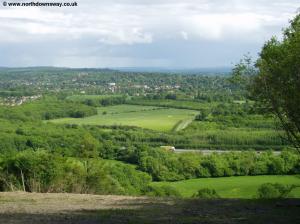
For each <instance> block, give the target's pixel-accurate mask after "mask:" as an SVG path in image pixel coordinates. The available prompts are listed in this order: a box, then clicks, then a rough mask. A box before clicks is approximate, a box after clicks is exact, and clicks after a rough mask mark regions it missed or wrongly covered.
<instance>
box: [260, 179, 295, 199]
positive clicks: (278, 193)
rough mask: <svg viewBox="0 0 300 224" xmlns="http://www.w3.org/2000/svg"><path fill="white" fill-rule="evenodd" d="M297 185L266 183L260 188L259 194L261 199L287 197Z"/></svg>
mask: <svg viewBox="0 0 300 224" xmlns="http://www.w3.org/2000/svg"><path fill="white" fill-rule="evenodd" d="M295 187H296V186H295V185H283V184H279V183H275V184H273V183H265V184H262V185H261V186H260V187H259V188H258V190H257V194H258V198H261V199H271V198H287V197H288V195H289V194H290V193H291V191H292V190H293V189H294V188H295Z"/></svg>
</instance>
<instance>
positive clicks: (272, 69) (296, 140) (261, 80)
mask: <svg viewBox="0 0 300 224" xmlns="http://www.w3.org/2000/svg"><path fill="white" fill-rule="evenodd" d="M299 55H300V15H297V16H296V17H295V18H294V19H293V20H292V21H291V25H290V27H288V28H287V29H285V31H284V35H283V39H282V40H281V41H279V40H277V39H276V38H272V39H271V40H269V41H268V42H267V43H266V44H265V45H264V47H263V48H262V51H261V53H260V57H259V59H258V61H257V68H258V69H259V73H258V75H257V76H256V77H255V80H254V84H253V86H252V90H253V91H252V95H253V96H254V98H255V99H256V100H257V101H258V102H261V104H262V106H264V107H265V108H266V109H268V110H270V111H272V112H273V113H274V114H276V116H277V117H278V119H279V120H280V123H281V125H282V127H283V129H284V130H285V131H286V133H287V136H288V138H289V140H290V141H291V142H292V143H293V144H294V146H295V147H297V148H300V134H299V133H300V114H299V110H300V91H299V86H300V76H299V67H300V58H299Z"/></svg>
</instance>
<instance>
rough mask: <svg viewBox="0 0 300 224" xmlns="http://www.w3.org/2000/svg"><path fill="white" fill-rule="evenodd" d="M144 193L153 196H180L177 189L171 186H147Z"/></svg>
mask: <svg viewBox="0 0 300 224" xmlns="http://www.w3.org/2000/svg"><path fill="white" fill-rule="evenodd" d="M145 194H146V195H148V196H154V197H181V194H180V193H179V191H178V190H176V189H175V188H174V187H171V186H159V187H158V186H149V187H148V188H147V189H146V192H145Z"/></svg>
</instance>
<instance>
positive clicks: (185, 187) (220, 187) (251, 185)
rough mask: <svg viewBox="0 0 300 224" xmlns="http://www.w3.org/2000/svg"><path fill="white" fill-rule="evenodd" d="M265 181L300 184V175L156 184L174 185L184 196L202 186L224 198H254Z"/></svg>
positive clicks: (296, 192) (294, 193)
mask: <svg viewBox="0 0 300 224" xmlns="http://www.w3.org/2000/svg"><path fill="white" fill-rule="evenodd" d="M264 183H281V184H295V185H299V186H300V176H299V175H293V176H288V175H283V176H275V175H270V176H242V177H220V178H201V179H191V180H184V181H178V182H155V183H153V185H155V186H162V185H167V186H172V187H174V188H176V189H177V190H178V191H179V192H180V193H181V194H182V196H184V197H191V196H192V195H193V194H195V193H196V192H197V191H198V190H199V189H201V188H211V189H215V190H216V191H217V193H218V194H219V195H220V196H221V197H222V198H254V197H255V195H256V191H257V189H258V187H259V186H260V185H261V184H264ZM290 197H297V198H300V187H299V188H296V189H294V190H293V191H292V192H291V195H290Z"/></svg>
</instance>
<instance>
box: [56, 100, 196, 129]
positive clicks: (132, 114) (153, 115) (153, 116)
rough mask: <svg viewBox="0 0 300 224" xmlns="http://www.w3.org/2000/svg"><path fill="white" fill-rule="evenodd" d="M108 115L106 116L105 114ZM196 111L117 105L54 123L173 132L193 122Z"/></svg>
mask: <svg viewBox="0 0 300 224" xmlns="http://www.w3.org/2000/svg"><path fill="white" fill-rule="evenodd" d="M105 113H106V114H105ZM196 115H197V112H196V111H192V110H183V109H173V108H172V109H171V108H158V107H152V106H138V105H117V106H109V107H99V108H98V114H97V115H94V116H91V117H85V118H61V119H55V120H52V121H51V122H54V123H68V124H79V125H107V126H112V125H123V126H136V127H141V128H147V129H152V130H157V131H171V130H173V128H174V126H175V125H176V124H178V122H179V121H185V120H191V119H193V118H194V117H195V116H196Z"/></svg>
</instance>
